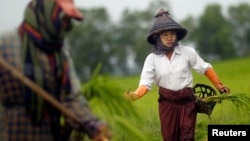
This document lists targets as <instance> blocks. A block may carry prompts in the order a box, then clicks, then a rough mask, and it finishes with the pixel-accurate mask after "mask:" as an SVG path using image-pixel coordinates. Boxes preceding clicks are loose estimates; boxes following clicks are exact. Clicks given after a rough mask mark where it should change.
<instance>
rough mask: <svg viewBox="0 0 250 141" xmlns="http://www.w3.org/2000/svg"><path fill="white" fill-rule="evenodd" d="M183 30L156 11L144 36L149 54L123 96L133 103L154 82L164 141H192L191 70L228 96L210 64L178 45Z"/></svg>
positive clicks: (163, 12) (185, 31) (193, 111)
mask: <svg viewBox="0 0 250 141" xmlns="http://www.w3.org/2000/svg"><path fill="white" fill-rule="evenodd" d="M186 34H187V30H186V29H185V28H183V27H182V26H181V25H179V24H178V23H177V22H175V21H174V20H173V19H172V18H171V17H170V14H169V12H168V11H165V10H164V9H160V10H159V11H158V13H157V14H156V16H155V20H154V23H153V26H152V28H151V30H150V32H149V34H148V36H147V41H148V43H149V44H151V45H152V46H153V47H152V53H150V54H149V55H148V56H147V58H146V60H145V62H144V66H143V69H142V72H141V78H140V82H139V86H138V88H137V89H136V90H135V91H133V92H127V93H125V97H126V98H127V99H129V100H131V101H135V100H137V99H139V98H141V97H142V96H144V95H145V94H146V93H147V92H148V91H149V90H150V89H151V88H152V84H153V83H155V84H156V86H158V87H159V98H158V110H159V117H160V124H161V133H162V138H163V140H164V141H194V134H195V123H196V117H197V111H196V107H195V96H194V94H193V91H192V85H193V77H192V71H191V70H192V69H194V70H195V71H196V72H197V73H200V74H204V75H205V76H207V78H208V79H209V80H210V81H211V82H212V84H213V85H214V86H215V87H216V88H217V89H218V90H219V91H220V92H221V93H230V90H229V89H228V88H227V87H225V86H224V85H223V84H222V83H221V81H220V80H219V78H218V76H217V75H216V73H215V71H214V70H213V68H212V66H211V64H209V63H207V62H205V61H204V60H203V59H202V58H201V57H200V56H199V55H198V54H197V52H196V51H195V49H194V48H192V47H188V46H183V45H181V44H180V43H179V41H180V40H182V39H183V38H184V37H185V36H186Z"/></svg>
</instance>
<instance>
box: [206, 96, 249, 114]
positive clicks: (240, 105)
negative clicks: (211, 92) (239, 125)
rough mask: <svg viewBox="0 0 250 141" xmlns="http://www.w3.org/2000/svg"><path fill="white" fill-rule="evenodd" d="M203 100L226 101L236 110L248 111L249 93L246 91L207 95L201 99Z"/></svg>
mask: <svg viewBox="0 0 250 141" xmlns="http://www.w3.org/2000/svg"><path fill="white" fill-rule="evenodd" d="M203 100H204V101H205V102H217V104H218V103H222V102H224V101H228V102H229V103H231V105H232V106H234V107H235V108H236V110H237V111H244V112H245V111H249V109H250V94H247V93H232V94H220V95H215V96H209V97H206V98H204V99H203Z"/></svg>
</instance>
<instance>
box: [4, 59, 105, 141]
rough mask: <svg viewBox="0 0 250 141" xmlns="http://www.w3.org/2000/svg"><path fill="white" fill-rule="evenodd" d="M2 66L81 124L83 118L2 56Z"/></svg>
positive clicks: (103, 139) (103, 140)
mask: <svg viewBox="0 0 250 141" xmlns="http://www.w3.org/2000/svg"><path fill="white" fill-rule="evenodd" d="M0 66H2V67H3V68H4V69H6V70H8V71H10V73H11V74H12V75H13V77H15V78H17V79H18V80H19V81H21V82H22V83H23V84H24V85H26V86H27V87H29V88H30V89H31V90H33V91H34V92H35V93H36V94H37V95H38V96H40V97H42V98H44V99H45V100H46V101H47V102H49V103H50V104H51V105H52V106H54V107H55V108H57V109H58V110H59V111H60V112H61V113H62V114H63V115H65V116H67V117H69V118H71V119H73V120H74V121H76V122H77V123H79V124H81V120H80V119H79V118H78V117H77V116H76V115H74V114H73V113H72V112H71V111H70V110H68V109H66V108H65V107H64V106H63V105H62V104H61V103H59V102H58V101H57V100H56V99H55V98H54V97H52V96H51V95H50V94H49V93H48V92H46V91H45V90H44V89H42V88H41V87H40V86H38V85H37V84H36V83H34V82H33V81H31V80H30V79H29V78H27V77H26V76H25V75H24V74H23V73H21V72H20V71H17V70H16V68H14V67H13V66H12V65H10V64H9V63H7V62H6V61H5V60H4V59H3V58H2V57H0ZM102 141H109V139H107V138H106V137H103V138H102Z"/></svg>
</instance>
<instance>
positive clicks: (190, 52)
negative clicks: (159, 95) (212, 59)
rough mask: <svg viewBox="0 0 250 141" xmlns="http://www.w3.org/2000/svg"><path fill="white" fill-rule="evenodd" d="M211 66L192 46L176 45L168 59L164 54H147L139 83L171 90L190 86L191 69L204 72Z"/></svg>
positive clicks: (191, 81)
mask: <svg viewBox="0 0 250 141" xmlns="http://www.w3.org/2000/svg"><path fill="white" fill-rule="evenodd" d="M210 67H212V66H211V64H209V63H207V62H205V61H204V60H203V59H202V58H201V57H200V56H199V55H198V53H197V52H196V51H195V49H194V48H192V47H187V46H181V45H179V46H177V47H176V48H175V49H174V52H173V55H172V57H171V59H170V60H169V59H168V58H167V56H166V55H156V54H153V53H151V54H149V55H148V56H147V58H146V60H145V62H144V66H143V69H142V72H141V78H140V83H139V85H140V86H141V85H144V86H146V87H148V89H151V88H152V84H153V83H155V85H156V86H160V87H163V88H167V89H171V90H180V89H183V88H185V87H192V84H193V76H192V69H194V70H195V71H196V72H197V73H200V74H204V73H205V71H206V70H207V69H208V68H210Z"/></svg>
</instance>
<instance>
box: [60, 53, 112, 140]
mask: <svg viewBox="0 0 250 141" xmlns="http://www.w3.org/2000/svg"><path fill="white" fill-rule="evenodd" d="M67 57H68V61H69V66H70V67H69V68H70V71H69V72H70V75H69V76H70V77H69V79H68V81H69V82H68V83H70V86H71V90H70V92H69V93H62V95H61V102H62V104H63V105H64V106H65V108H67V109H69V110H70V111H72V113H74V114H75V115H76V116H77V117H78V119H80V121H81V123H76V122H74V121H72V120H71V119H69V118H66V122H67V124H69V125H70V126H71V127H72V128H73V129H75V130H77V131H79V132H83V133H86V134H87V135H88V136H89V137H90V138H91V139H93V140H94V141H104V140H105V139H106V140H108V139H110V138H111V133H110V132H109V129H108V126H107V124H106V123H105V122H103V121H101V120H100V119H99V118H98V117H96V115H94V114H93V112H92V111H91V108H90V107H89V105H88V101H87V100H86V98H85V97H84V96H83V94H82V93H81V91H80V87H81V86H80V81H79V79H77V77H76V74H75V71H74V67H73V62H72V61H71V60H70V58H69V56H67Z"/></svg>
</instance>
